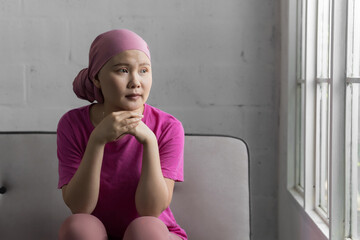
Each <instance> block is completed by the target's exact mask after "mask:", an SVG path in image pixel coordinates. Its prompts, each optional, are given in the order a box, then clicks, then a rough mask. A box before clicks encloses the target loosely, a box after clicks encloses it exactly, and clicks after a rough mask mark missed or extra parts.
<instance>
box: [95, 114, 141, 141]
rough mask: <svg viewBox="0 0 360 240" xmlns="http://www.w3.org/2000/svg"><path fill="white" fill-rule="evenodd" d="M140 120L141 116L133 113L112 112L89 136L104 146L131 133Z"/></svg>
mask: <svg viewBox="0 0 360 240" xmlns="http://www.w3.org/2000/svg"><path fill="white" fill-rule="evenodd" d="M142 118H143V115H141V114H140V113H137V112H133V111H120V112H113V113H111V114H109V115H107V116H106V117H105V118H104V119H103V120H102V121H101V122H100V123H99V125H97V126H96V128H95V129H94V131H93V133H92V134H91V135H93V137H94V138H95V139H96V140H97V141H98V142H100V143H101V144H106V143H108V142H112V141H115V140H117V139H119V138H121V137H123V136H124V135H125V134H127V133H130V132H132V131H133V130H134V128H136V127H137V126H138V125H139V124H140V123H142V122H141V119H142ZM144 125H145V124H144ZM130 134H131V133H130Z"/></svg>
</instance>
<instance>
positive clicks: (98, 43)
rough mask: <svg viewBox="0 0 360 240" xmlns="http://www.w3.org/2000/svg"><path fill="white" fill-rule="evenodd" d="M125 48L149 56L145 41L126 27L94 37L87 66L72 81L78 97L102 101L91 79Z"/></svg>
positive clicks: (99, 91)
mask: <svg viewBox="0 0 360 240" xmlns="http://www.w3.org/2000/svg"><path fill="white" fill-rule="evenodd" d="M126 50H140V51H142V52H144V53H145V54H146V55H147V56H148V58H149V59H150V60H151V58H150V51H149V47H148V45H147V43H146V42H145V41H144V40H143V39H142V38H141V37H140V36H139V35H137V34H136V33H134V32H132V31H130V30H127V29H117V30H111V31H108V32H105V33H102V34H100V35H99V36H97V37H96V38H95V40H94V41H93V43H92V44H91V47H90V53H89V67H88V68H84V69H83V70H81V71H80V72H79V74H78V75H77V76H76V78H75V79H74V82H73V90H74V92H75V94H76V96H78V98H81V99H85V100H88V101H89V102H93V101H94V100H96V101H97V102H98V103H103V102H104V97H103V95H102V93H101V90H100V89H99V88H97V87H96V86H95V85H94V84H93V81H92V79H94V78H95V76H96V74H97V73H98V72H99V71H100V69H101V68H102V67H103V66H104V65H105V63H106V62H107V61H109V60H110V58H112V57H113V56H115V55H117V54H119V53H121V52H123V51H126Z"/></svg>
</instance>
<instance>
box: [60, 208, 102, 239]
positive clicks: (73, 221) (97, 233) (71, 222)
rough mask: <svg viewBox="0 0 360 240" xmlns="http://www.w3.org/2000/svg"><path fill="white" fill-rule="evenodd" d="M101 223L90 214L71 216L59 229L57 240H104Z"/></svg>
mask: <svg viewBox="0 0 360 240" xmlns="http://www.w3.org/2000/svg"><path fill="white" fill-rule="evenodd" d="M106 239H107V234H106V229H105V227H104V225H103V224H102V222H101V221H100V220H99V219H98V218H96V217H95V216H93V215H90V214H73V215H71V216H70V217H68V218H67V219H66V220H65V221H64V223H63V224H62V225H61V227H60V231H59V240H106Z"/></svg>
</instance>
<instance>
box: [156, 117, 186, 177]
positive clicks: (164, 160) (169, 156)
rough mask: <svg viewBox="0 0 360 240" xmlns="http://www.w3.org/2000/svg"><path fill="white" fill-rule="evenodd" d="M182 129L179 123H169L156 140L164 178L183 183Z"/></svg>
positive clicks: (183, 138)
mask: <svg viewBox="0 0 360 240" xmlns="http://www.w3.org/2000/svg"><path fill="white" fill-rule="evenodd" d="M184 140H185V136H184V128H183V126H182V124H181V122H180V121H178V120H176V121H171V122H170V123H169V124H167V125H166V127H165V128H164V129H163V131H162V134H161V136H160V138H159V140H158V142H159V155H160V163H161V170H162V173H163V176H164V177H165V178H170V179H173V180H174V181H177V182H182V181H184Z"/></svg>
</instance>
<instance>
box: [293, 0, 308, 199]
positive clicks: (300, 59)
mask: <svg viewBox="0 0 360 240" xmlns="http://www.w3.org/2000/svg"><path fill="white" fill-rule="evenodd" d="M297 4H298V5H297V19H296V21H297V38H296V45H297V60H296V61H297V64H296V76H297V87H296V88H297V92H296V156H295V159H296V160H295V161H296V166H295V189H296V190H297V191H298V192H299V193H300V194H301V195H302V197H304V187H305V179H304V177H305V176H304V169H305V160H304V158H305V155H304V154H305V152H304V150H305V149H304V140H305V139H304V134H305V132H304V129H305V118H304V116H305V72H306V69H305V68H306V64H305V59H306V58H305V56H306V55H305V54H306V45H305V43H306V39H305V37H306V32H305V30H306V17H305V16H306V5H305V0H298V1H297Z"/></svg>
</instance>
